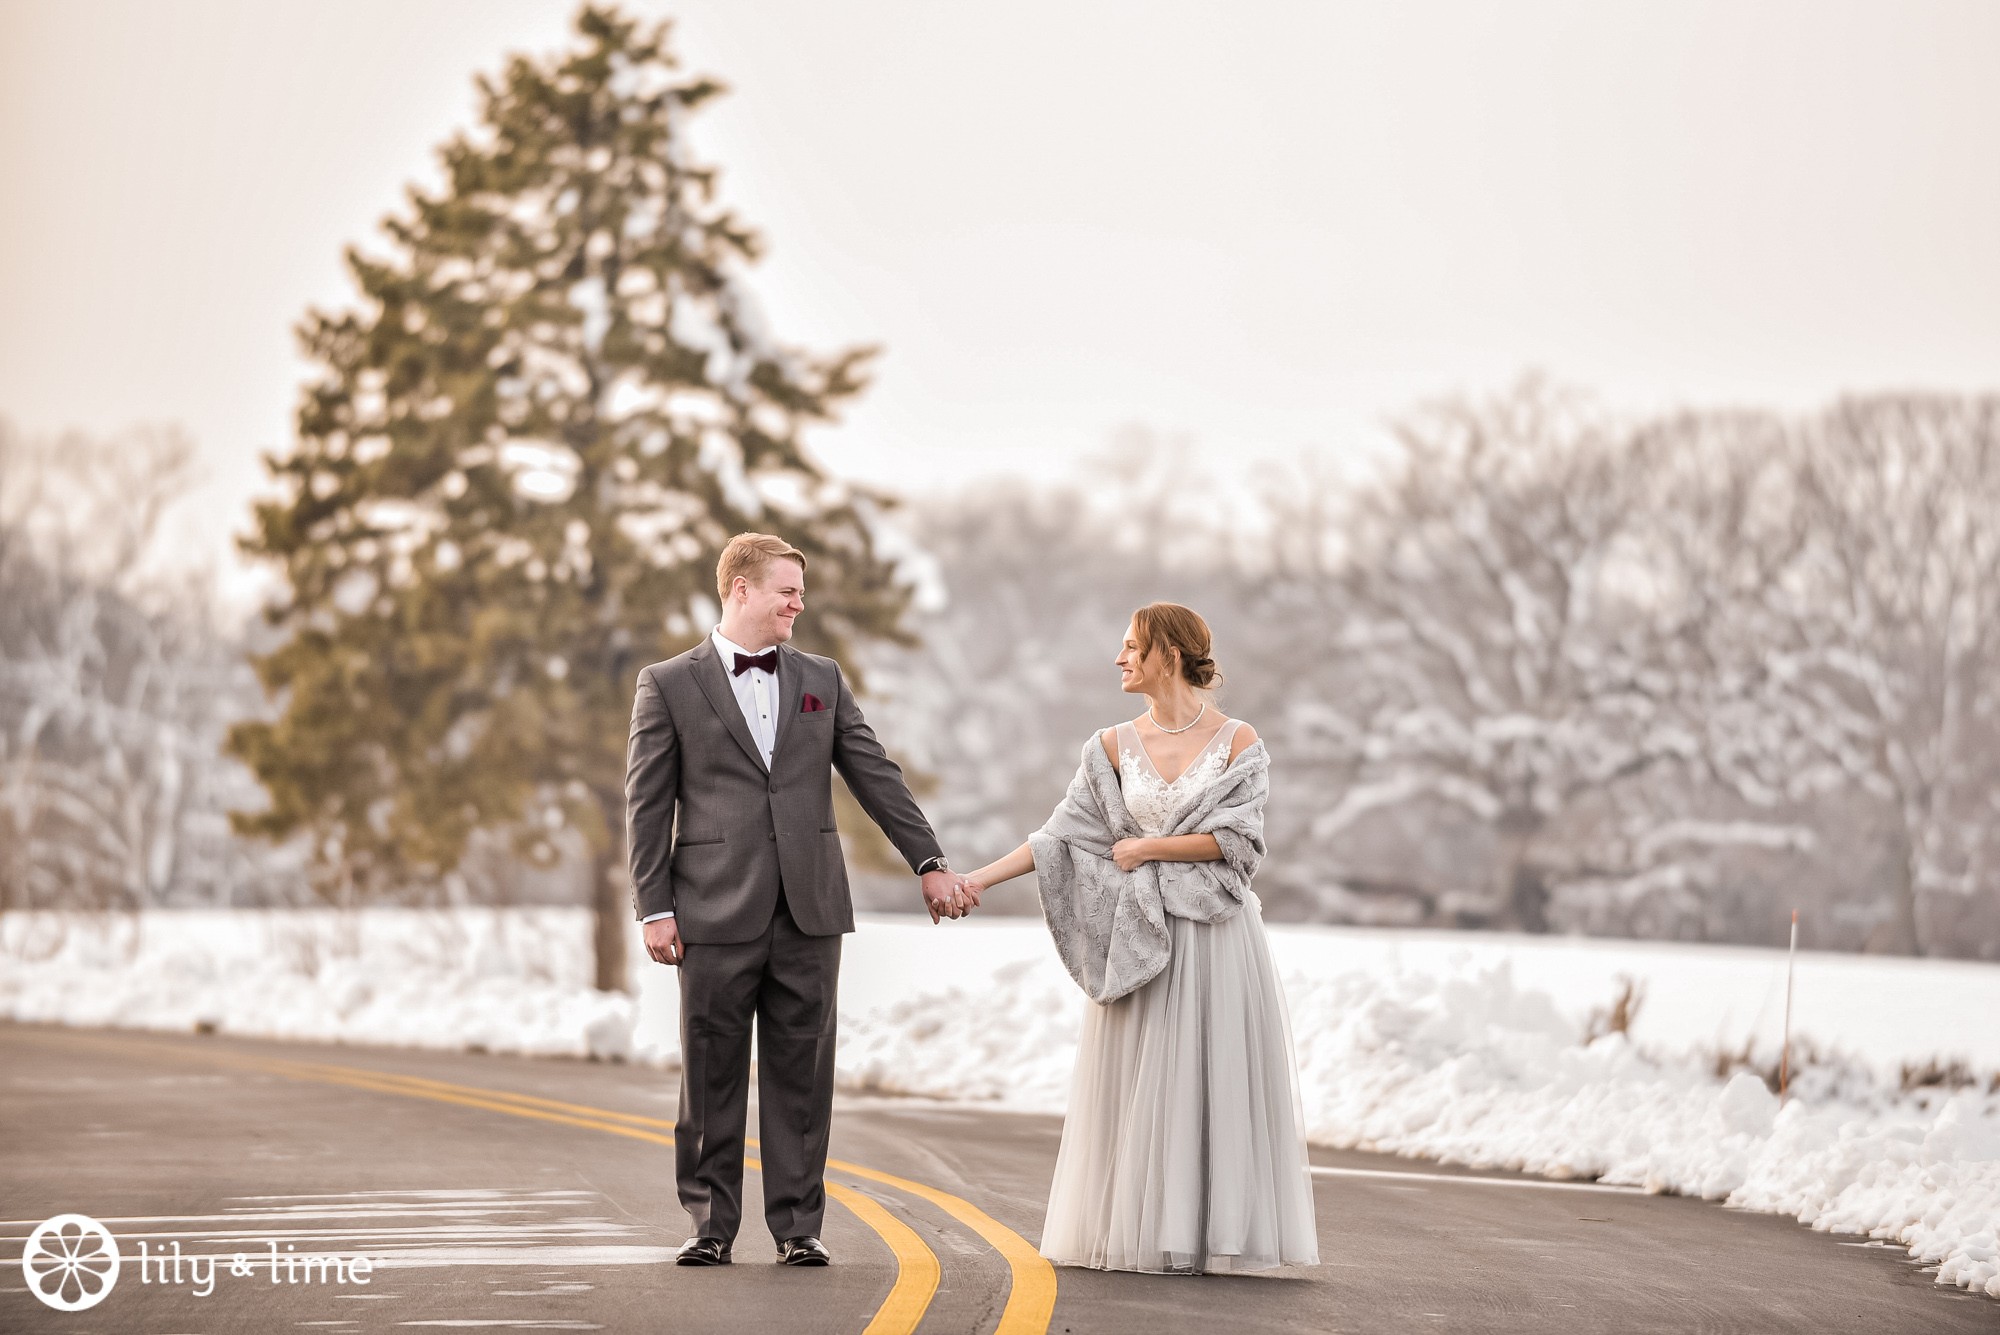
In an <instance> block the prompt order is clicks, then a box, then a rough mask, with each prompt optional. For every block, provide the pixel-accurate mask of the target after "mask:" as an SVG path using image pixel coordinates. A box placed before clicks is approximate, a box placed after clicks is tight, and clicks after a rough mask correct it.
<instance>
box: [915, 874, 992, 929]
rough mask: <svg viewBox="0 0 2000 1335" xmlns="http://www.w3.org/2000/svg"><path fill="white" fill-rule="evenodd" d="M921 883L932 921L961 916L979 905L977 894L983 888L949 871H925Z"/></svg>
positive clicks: (925, 903)
mask: <svg viewBox="0 0 2000 1335" xmlns="http://www.w3.org/2000/svg"><path fill="white" fill-rule="evenodd" d="M922 885H923V892H924V907H925V908H927V909H929V910H930V914H931V921H932V922H937V921H938V920H939V919H942V918H963V917H964V916H965V915H966V914H968V913H970V912H972V911H973V910H974V909H976V908H978V907H979V894H980V891H982V890H984V889H985V887H984V886H982V885H979V884H978V883H976V882H974V881H971V880H968V879H967V878H965V877H963V876H960V875H959V874H958V873H957V872H950V871H933V872H925V873H924V877H923V882H922Z"/></svg>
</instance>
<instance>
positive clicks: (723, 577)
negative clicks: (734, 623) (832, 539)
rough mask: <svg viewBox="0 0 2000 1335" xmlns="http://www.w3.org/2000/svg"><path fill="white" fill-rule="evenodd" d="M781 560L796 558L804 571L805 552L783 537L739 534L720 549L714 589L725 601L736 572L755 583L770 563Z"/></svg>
mask: <svg viewBox="0 0 2000 1335" xmlns="http://www.w3.org/2000/svg"><path fill="white" fill-rule="evenodd" d="M785 559H790V560H793V561H797V562H798V563H799V571H800V573H804V571H805V568H806V554H805V553H804V552H802V551H800V550H799V549H798V548H796V547H794V546H792V544H790V543H789V542H786V541H785V540H784V539H783V538H774V537H772V536H771V535H770V534H768V533H739V534H737V535H736V536H735V537H733V538H731V539H730V540H729V545H728V546H727V547H724V548H723V549H722V559H721V560H719V561H717V562H716V563H715V591H716V592H717V593H719V594H721V595H722V601H723V602H725V603H726V602H728V601H729V590H730V589H731V587H733V586H734V585H735V583H736V577H737V576H738V575H741V576H742V577H743V578H744V580H745V581H746V582H748V583H750V584H755V583H756V582H757V581H758V580H759V579H761V578H763V575H764V572H765V571H766V570H767V569H769V568H770V565H771V562H773V561H779V560H785Z"/></svg>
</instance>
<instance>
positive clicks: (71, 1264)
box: [21, 1214, 118, 1312]
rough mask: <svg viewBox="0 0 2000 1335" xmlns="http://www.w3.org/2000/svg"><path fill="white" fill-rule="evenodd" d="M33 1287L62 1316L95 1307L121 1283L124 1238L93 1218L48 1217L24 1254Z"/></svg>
mask: <svg viewBox="0 0 2000 1335" xmlns="http://www.w3.org/2000/svg"><path fill="white" fill-rule="evenodd" d="M21 1273H22V1274H23V1275H25V1276H27V1280H28V1288H29V1289H30V1290H32V1291H33V1292H34V1295H35V1296H36V1297H37V1298H40V1299H41V1300H42V1301H43V1302H44V1303H46V1304H47V1305H48V1306H50V1307H53V1308H55V1309H56V1310H57V1311H59V1312H81V1311H83V1310H84V1309H85V1308H86V1307H95V1306H97V1304H99V1303H101V1302H103V1301H104V1295H106V1294H107V1293H110V1292H111V1286H112V1285H114V1284H116V1283H117V1282H118V1239H116V1238H114V1237H112V1236H111V1230H110V1229H108V1228H106V1227H105V1226H104V1225H102V1224H100V1223H98V1222H97V1221H96V1220H95V1219H92V1218H91V1217H90V1216H89V1215H87V1214H59V1215H56V1216H54V1217H53V1218H50V1219H44V1220H43V1221H42V1222H41V1223H40V1224H38V1225H36V1227H35V1231H34V1232H33V1233H30V1234H29V1235H28V1245H27V1247H26V1248H25V1249H23V1251H22V1252H21Z"/></svg>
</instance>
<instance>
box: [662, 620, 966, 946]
mask: <svg viewBox="0 0 2000 1335" xmlns="http://www.w3.org/2000/svg"><path fill="white" fill-rule="evenodd" d="M778 653H779V660H778V694H779V696H780V699H779V702H778V722H777V742H776V745H775V746H774V747H773V748H772V753H771V768H770V769H769V770H766V769H765V767H764V759H763V756H762V755H761V754H759V752H758V750H757V742H756V739H755V738H753V737H752V736H751V735H750V726H749V724H747V723H745V722H744V721H743V711H742V710H741V708H739V707H738V705H737V703H736V696H735V693H734V691H733V690H732V689H731V686H730V682H729V677H728V669H727V668H726V667H724V666H723V663H722V657H721V655H720V654H718V653H716V651H715V643H714V641H712V640H710V639H709V638H707V637H706V636H704V637H702V641H701V643H699V644H697V645H696V646H695V647H694V648H692V649H690V650H688V651H687V652H686V653H684V654H681V655H679V656H678V657H675V658H670V659H668V660H667V661H666V662H664V663H654V664H652V665H651V666H649V667H646V668H644V669H642V670H641V671H640V673H639V687H638V693H637V695H636V696H635V697H634V699H633V701H632V732H631V737H630V739H629V741H628V743H627V747H626V752H625V833H626V847H627V849H628V850H629V853H630V858H631V870H632V902H633V908H634V910H635V912H636V916H638V917H640V918H643V917H645V916H646V915H647V914H649V913H661V912H664V911H666V910H668V909H671V910H673V913H674V920H675V922H676V923H677V925H678V926H679V928H680V935H681V939H682V940H683V941H687V942H689V943H693V944H700V943H704V942H705V943H711V944H725V943H728V942H734V941H749V940H752V939H754V938H755V937H756V936H757V935H758V934H759V933H760V932H762V931H763V930H764V929H765V928H766V927H767V926H769V924H770V921H771V915H772V913H773V912H775V911H776V909H777V905H778V890H779V886H780V885H781V884H782V886H783V887H784V894H785V901H786V903H787V905H788V906H789V907H790V909H791V914H792V919H793V921H795V922H797V923H798V925H799V930H800V931H802V932H805V933H806V934H808V935H810V936H831V935H833V934H835V933H839V932H851V931H853V930H854V903H853V900H852V899H851V897H850V896H849V894H848V889H847V864H846V862H845V861H844V860H843V859H842V857H841V851H840V833H839V831H838V830H837V829H836V828H835V826H834V821H833V771H834V770H836V769H838V770H839V771H840V775H841V777H842V778H843V779H845V780H847V786H848V788H849V789H850V790H851V791H852V792H853V793H854V796H855V799H856V800H857V801H858V802H860V804H861V809H862V810H863V811H866V812H867V813H868V815H869V817H870V818H871V819H872V820H873V821H874V822H875V823H876V824H877V825H879V826H881V827H882V832H883V833H884V834H886V835H888V836H889V842H890V843H892V844H894V845H895V846H896V851H897V852H898V853H901V854H902V855H903V858H904V860H905V861H907V862H908V863H909V864H910V869H911V870H912V871H913V872H914V871H915V870H916V868H917V867H918V866H919V865H920V864H922V863H923V862H924V861H925V860H926V859H928V858H932V857H935V856H937V855H938V853H939V852H940V851H941V850H940V849H939V848H938V842H937V836H936V835H935V834H933V833H932V832H931V827H930V822H928V821H926V820H925V819H924V813H923V812H922V811H920V810H918V808H917V803H916V799H914V798H913V797H911V796H910V790H909V787H908V785H906V784H905V783H904V782H903V771H902V769H901V767H900V766H898V765H897V764H896V762H895V761H893V760H891V759H890V758H889V756H888V753H887V752H885V751H883V749H882V744H881V743H880V742H878V741H876V740H875V733H874V731H873V730H872V729H870V728H869V726H868V722H867V720H866V719H864V718H863V717H862V716H861V706H860V705H858V704H857V703H855V700H854V693H853V692H852V691H850V690H849V689H848V686H847V679H846V677H845V676H844V675H843V674H842V673H841V670H840V665H839V664H838V663H836V662H834V661H833V660H832V659H830V658H821V657H818V656H817V655H814V654H807V653H801V652H800V651H799V650H797V649H794V648H792V647H791V646H790V645H780V646H778ZM808 695H812V696H815V697H817V698H818V699H819V701H820V703H821V704H822V705H823V706H824V708H822V709H819V710H815V711H811V712H807V711H806V710H805V709H804V700H805V697H806V696H808Z"/></svg>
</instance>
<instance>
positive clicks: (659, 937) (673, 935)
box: [645, 918, 685, 966]
mask: <svg viewBox="0 0 2000 1335" xmlns="http://www.w3.org/2000/svg"><path fill="white" fill-rule="evenodd" d="M678 921H679V919H676V918H655V919H653V920H652V921H651V922H649V923H647V924H646V932H645V936H646V953H647V954H648V955H651V956H652V957H653V959H654V960H656V961H657V962H659V963H661V964H672V965H676V966H678V965H679V964H680V962H681V956H682V955H683V954H684V953H685V952H684V951H683V950H682V948H681V929H680V928H679V927H677V926H675V925H674V924H675V923H676V922H678Z"/></svg>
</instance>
